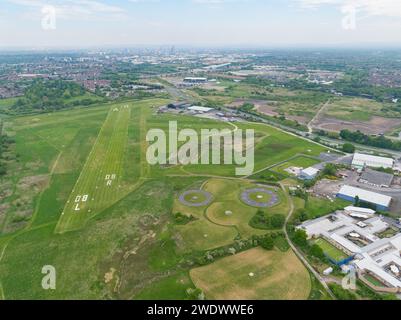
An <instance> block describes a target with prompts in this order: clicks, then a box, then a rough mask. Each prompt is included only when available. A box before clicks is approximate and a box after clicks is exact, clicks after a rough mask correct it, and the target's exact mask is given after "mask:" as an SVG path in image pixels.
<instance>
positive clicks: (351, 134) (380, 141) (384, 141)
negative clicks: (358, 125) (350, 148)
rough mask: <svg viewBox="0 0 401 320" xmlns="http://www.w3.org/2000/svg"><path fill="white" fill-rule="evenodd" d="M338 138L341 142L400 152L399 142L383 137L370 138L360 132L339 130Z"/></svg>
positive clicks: (400, 145) (400, 142)
mask: <svg viewBox="0 0 401 320" xmlns="http://www.w3.org/2000/svg"><path fill="white" fill-rule="evenodd" d="M340 137H341V138H342V139H343V140H346V141H350V142H355V143H359V144H363V145H367V146H371V147H376V148H383V149H390V150H397V151H400V150H401V141H395V140H392V139H389V138H386V137H385V136H370V135H367V134H364V133H362V132H361V131H359V130H358V131H350V130H341V132H340Z"/></svg>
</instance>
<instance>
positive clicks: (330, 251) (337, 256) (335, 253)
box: [315, 238, 347, 261]
mask: <svg viewBox="0 0 401 320" xmlns="http://www.w3.org/2000/svg"><path fill="white" fill-rule="evenodd" d="M315 243H316V244H317V245H318V246H319V247H320V248H322V250H323V252H324V253H325V254H326V255H327V256H329V257H330V258H332V259H333V260H335V261H341V260H344V259H346V258H347V255H346V254H345V253H344V252H342V251H341V250H340V249H337V248H336V247H335V246H333V245H332V244H331V243H330V242H328V241H327V240H325V239H323V238H319V239H317V240H316V242H315Z"/></svg>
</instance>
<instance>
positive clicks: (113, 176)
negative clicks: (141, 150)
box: [56, 105, 131, 233]
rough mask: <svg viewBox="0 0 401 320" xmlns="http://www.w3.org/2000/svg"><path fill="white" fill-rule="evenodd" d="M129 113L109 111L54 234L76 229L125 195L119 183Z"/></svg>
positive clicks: (124, 108)
mask: <svg viewBox="0 0 401 320" xmlns="http://www.w3.org/2000/svg"><path fill="white" fill-rule="evenodd" d="M130 113H131V108H130V106H129V105H121V106H119V107H112V108H111V109H110V112H109V114H108V116H107V119H106V120H105V122H104V124H103V126H102V128H101V130H100V132H99V135H98V137H97V140H96V142H95V144H94V146H93V149H92V151H91V153H90V154H89V157H88V159H87V161H86V163H85V165H84V168H83V170H82V172H81V174H80V176H79V178H78V180H77V183H76V185H75V187H74V189H73V191H72V193H71V195H70V197H69V199H68V201H67V203H66V206H65V208H64V210H63V212H62V214H61V217H60V219H59V221H58V224H57V227H56V233H64V232H67V231H72V230H76V229H80V228H81V227H83V226H84V225H85V223H86V222H87V220H88V219H89V218H90V217H92V216H94V215H96V214H97V213H99V212H101V211H102V210H104V209H106V208H107V207H109V206H110V205H112V204H113V203H115V202H116V201H118V200H119V199H121V197H122V195H124V194H125V192H123V191H124V190H123V186H122V185H121V184H120V181H121V175H122V172H123V158H124V151H125V149H126V145H127V137H128V125H129V120H130Z"/></svg>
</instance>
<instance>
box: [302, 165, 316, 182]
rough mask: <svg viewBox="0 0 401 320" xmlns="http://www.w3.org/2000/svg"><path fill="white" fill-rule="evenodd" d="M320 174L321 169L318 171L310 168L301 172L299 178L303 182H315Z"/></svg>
mask: <svg viewBox="0 0 401 320" xmlns="http://www.w3.org/2000/svg"><path fill="white" fill-rule="evenodd" d="M319 172H320V170H319V169H316V168H314V167H309V168H306V169H303V170H301V172H300V174H299V176H298V178H299V179H301V180H313V179H315V178H316V177H317V175H318V174H319Z"/></svg>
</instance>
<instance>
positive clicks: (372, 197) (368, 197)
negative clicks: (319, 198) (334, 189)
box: [338, 186, 392, 207]
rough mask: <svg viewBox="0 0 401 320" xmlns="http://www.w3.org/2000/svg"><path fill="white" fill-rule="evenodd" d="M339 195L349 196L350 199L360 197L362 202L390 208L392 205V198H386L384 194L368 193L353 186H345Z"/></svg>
mask: <svg viewBox="0 0 401 320" xmlns="http://www.w3.org/2000/svg"><path fill="white" fill-rule="evenodd" d="M338 193H339V194H342V195H345V196H348V197H352V198H355V197H357V196H358V197H359V199H360V200H362V201H366V202H369V203H374V204H377V205H380V206H384V207H389V206H390V204H391V200H392V198H391V197H389V196H386V195H384V194H380V193H376V192H371V191H367V190H364V189H360V188H355V187H351V186H343V187H342V188H341V190H340V191H339V192H338Z"/></svg>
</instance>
